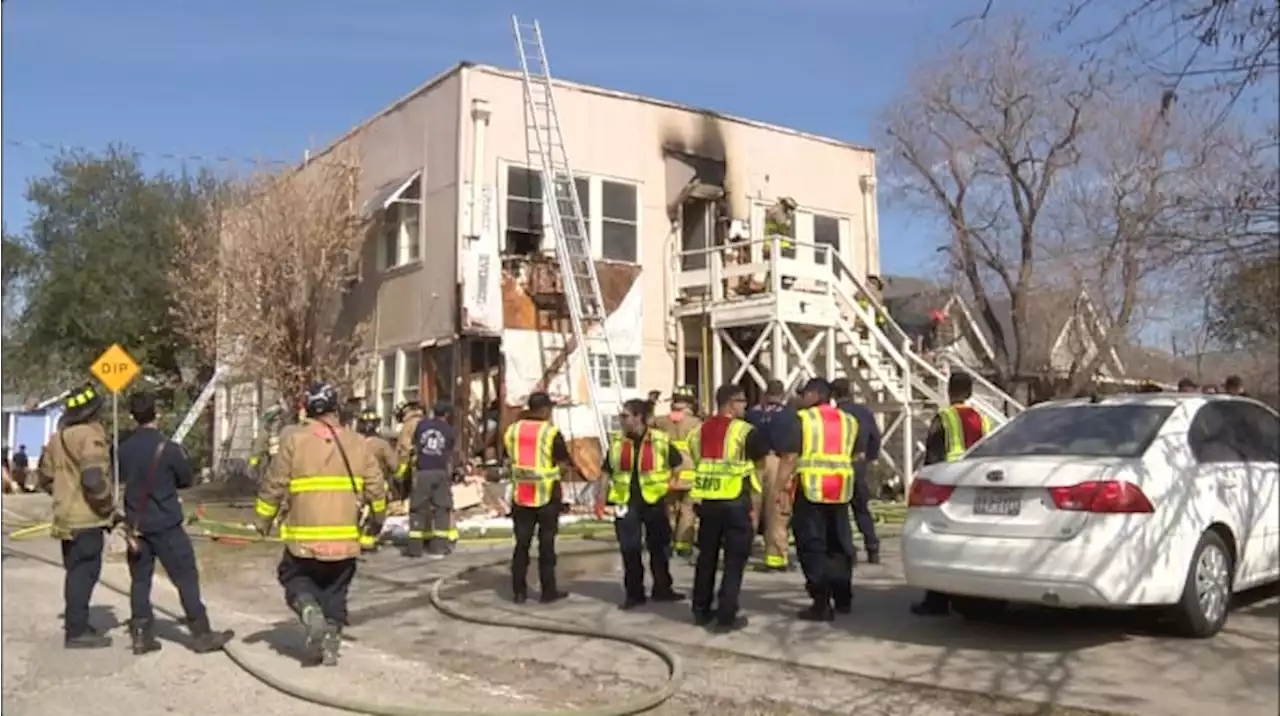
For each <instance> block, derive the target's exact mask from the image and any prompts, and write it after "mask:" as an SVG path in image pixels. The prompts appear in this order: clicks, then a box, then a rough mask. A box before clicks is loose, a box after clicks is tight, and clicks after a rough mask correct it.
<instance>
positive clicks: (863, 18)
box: [0, 0, 1030, 273]
mask: <svg viewBox="0 0 1280 716" xmlns="http://www.w3.org/2000/svg"><path fill="white" fill-rule="evenodd" d="M1007 1H1008V2H1013V3H1016V4H1017V5H1018V6H1020V7H1023V8H1025V7H1027V6H1029V5H1030V3H1029V2H1028V0H1007ZM981 6H982V0H897V1H896V2H895V1H890V2H883V1H881V0H733V2H726V3H713V2H697V1H695V0H641V1H639V2H601V1H600V0H595V1H588V0H538V1H537V2H531V1H528V0H526V1H523V2H521V1H515V0H507V1H499V0H467V1H466V2H442V1H436V2H427V1H423V0H416V1H412V2H410V1H408V0H394V1H393V0H368V1H366V2H353V0H305V1H304V0H270V1H267V2H264V1H262V0H259V1H257V2H250V1H249V0H222V1H221V2H209V1H208V0H204V1H202V2H194V1H193V0H165V1H164V2H160V1H159V0H111V1H110V2H101V1H100V0H99V1H97V2H92V1H90V0H7V1H6V2H5V3H4V6H3V23H2V27H0V30H2V32H3V43H2V45H0V48H2V50H3V65H2V69H3V82H2V85H0V87H2V88H3V138H4V140H5V143H4V146H3V154H2V156H3V185H2V188H3V218H4V222H5V224H6V226H7V227H8V228H9V230H11V231H14V230H20V229H21V228H22V227H23V226H25V224H26V222H27V216H26V215H27V210H26V205H25V202H24V200H23V198H22V194H23V191H24V188H25V185H26V182H27V180H28V179H29V178H31V177H33V176H38V175H40V174H42V173H44V172H45V171H46V169H47V166H48V162H49V159H50V158H51V157H52V156H53V155H54V154H55V152H54V151H53V150H51V149H49V148H43V147H39V146H25V145H24V146H14V145H13V144H12V143H13V142H22V143H39V142H45V143H52V144H62V145H69V146H76V147H86V148H90V149H100V148H102V147H104V146H106V145H107V144H108V143H110V142H122V143H124V144H127V145H130V146H132V147H134V148H135V149H137V150H139V151H142V152H144V153H148V154H149V155H156V156H152V157H150V158H149V159H148V162H149V164H150V166H152V167H154V168H172V169H176V168H178V167H179V166H180V164H179V163H178V162H177V161H175V160H172V159H164V158H162V157H159V156H158V155H160V154H162V153H171V154H178V155H202V156H233V157H241V158H246V159H248V158H253V157H267V158H280V159H297V158H300V157H301V155H302V151H303V150H304V149H305V148H306V147H307V146H308V144H309V143H310V144H313V145H315V146H321V145H323V144H325V143H326V142H327V141H328V140H329V139H331V138H333V137H334V136H336V135H338V134H340V133H342V132H343V131H345V130H347V129H348V128H350V127H351V126H352V125H354V124H356V123H357V122H359V121H360V120H362V119H363V118H365V117H368V116H369V115H371V114H373V113H374V112H375V111H377V110H378V109H380V108H382V107H384V106H386V105H387V104H390V103H391V102H392V101H393V100H395V99H396V98H398V97H400V96H401V95H403V94H404V93H405V92H407V91H409V90H410V89H412V88H413V87H415V86H417V85H418V84H420V83H421V82H422V81H424V80H425V79H426V78H428V77H430V76H432V75H434V74H436V73H437V72H439V71H440V70H442V69H444V68H446V67H447V66H449V65H451V64H453V63H454V62H456V61H458V60H460V59H468V60H473V61H477V62H482V63H490V64H498V65H503V66H512V65H514V64H515V62H516V58H515V49H514V47H513V43H512V39H511V33H510V25H509V16H510V15H511V14H512V13H516V14H519V15H521V16H522V17H523V16H526V15H527V16H528V17H529V18H531V19H532V18H535V17H536V18H537V19H538V20H540V21H541V22H542V25H543V31H544V34H545V36H546V42H547V51H548V54H549V56H550V60H551V66H552V71H553V73H554V74H555V75H556V76H558V77H563V78H565V79H573V80H578V81H581V82H587V83H591V84H599V85H603V86H607V87H611V88H616V89H621V90H626V91H631V92H636V93H640V94H646V95H652V96H656V97H661V98H664V99H670V100H674V101H677V102H684V103H689V104H695V105H698V106H703V107H710V108H714V109H718V110H721V111H724V112H728V113H731V114H737V115H741V116H745V117H750V118H753V119H759V120H763V121H767V122H773V123H777V124H783V125H787V126H791V127H795V128H797V129H802V130H806V131H810V132H815V133H819V134H825V135H830V136H834V137H838V138H841V139H845V140H849V141H855V142H863V143H866V142H869V141H870V138H871V135H872V131H873V126H874V123H875V119H876V115H877V112H878V111H879V108H880V107H881V106H883V105H884V104H886V103H887V102H888V101H889V100H890V99H891V98H892V96H893V94H894V93H895V91H896V90H897V89H898V87H899V86H900V83H901V81H902V80H903V78H904V76H905V74H906V71H907V70H908V68H909V67H910V66H911V63H912V62H913V61H915V60H916V59H917V58H922V57H925V56H927V55H928V54H929V53H931V52H934V51H935V50H936V49H937V48H938V47H939V44H940V42H941V41H942V40H943V39H944V38H945V36H946V35H947V34H948V33H952V34H954V33H956V32H958V31H957V30H954V29H952V28H951V25H952V23H953V22H954V21H955V20H956V19H957V18H958V17H961V16H963V15H965V14H967V13H970V12H972V11H974V10H976V9H978V8H980V7H981ZM690 68H711V69H710V70H705V69H704V70H702V71H696V70H695V71H691V69H690ZM570 151H571V152H572V150H570ZM881 212H882V215H881V224H880V232H881V236H882V242H881V243H882V245H881V252H882V263H883V271H884V273H902V272H912V273H914V272H920V271H925V272H931V271H930V267H929V266H928V262H929V261H933V260H936V259H935V257H936V254H935V253H934V251H933V247H934V246H936V243H935V239H934V238H933V235H934V231H933V227H932V225H931V224H930V223H929V222H926V221H923V220H919V219H917V220H914V221H913V220H912V219H911V217H910V216H908V215H905V214H904V213H903V212H901V211H898V210H895V208H894V207H893V206H891V205H884V206H882V207H881Z"/></svg>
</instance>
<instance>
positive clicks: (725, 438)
mask: <svg viewBox="0 0 1280 716" xmlns="http://www.w3.org/2000/svg"><path fill="white" fill-rule="evenodd" d="M721 424H722V423H720V422H719V421H718V420H717V419H716V418H712V419H711V420H708V421H707V422H705V423H703V424H702V425H700V426H698V430H697V431H696V432H694V433H693V435H691V436H690V440H689V446H690V447H689V449H690V452H691V453H692V454H693V456H694V457H693V461H694V463H695V466H694V477H693V489H692V490H690V491H689V496H690V497H691V498H693V499H695V500H735V499H737V498H738V497H740V496H741V495H742V491H743V484H742V483H743V480H745V479H747V478H750V479H751V485H752V487H753V488H755V489H756V490H759V489H760V488H759V484H760V483H759V481H758V480H757V478H756V474H755V466H754V465H753V464H752V463H751V461H749V460H747V458H746V447H747V435H748V434H749V433H750V432H751V425H750V424H748V423H747V422H746V421H743V420H738V419H737V418H732V419H730V421H729V424H728V425H727V426H725V429H724V433H723V435H722V436H720V438H719V440H718V441H716V440H715V439H714V438H713V440H712V441H710V442H703V433H705V432H706V430H707V428H713V429H717V430H718V429H719V426H720V425H721Z"/></svg>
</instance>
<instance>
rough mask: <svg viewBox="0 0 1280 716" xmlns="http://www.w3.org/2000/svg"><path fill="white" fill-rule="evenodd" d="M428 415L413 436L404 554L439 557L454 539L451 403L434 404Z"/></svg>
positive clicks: (421, 421) (453, 435) (442, 555)
mask: <svg viewBox="0 0 1280 716" xmlns="http://www.w3.org/2000/svg"><path fill="white" fill-rule="evenodd" d="M431 413H432V414H431V417H430V418H424V419H422V420H419V421H418V425H417V428H416V432H415V433H414V436H413V444H414V450H415V453H414V464H415V466H416V472H415V473H414V476H413V492H412V494H411V496H410V497H409V544H408V547H407V548H406V550H405V554H407V555H408V556H410V557H421V556H422V554H423V547H424V545H425V547H426V554H427V556H428V557H432V558H435V559H441V558H443V557H444V556H445V555H447V554H448V553H449V545H450V543H451V542H452V541H453V540H455V539H457V536H456V531H455V530H454V529H453V528H452V526H451V523H450V516H451V515H452V514H453V451H454V448H455V447H456V446H457V442H458V437H457V434H456V433H455V432H454V430H453V426H452V425H450V424H449V417H450V416H451V415H452V414H453V406H452V405H449V404H448V403H443V402H440V403H436V404H435V406H433V408H432V410H431Z"/></svg>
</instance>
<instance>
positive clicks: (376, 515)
mask: <svg viewBox="0 0 1280 716" xmlns="http://www.w3.org/2000/svg"><path fill="white" fill-rule="evenodd" d="M386 522H387V516H386V513H383V512H373V513H370V515H369V519H368V520H367V521H366V522H365V523H364V533H365V534H367V535H369V536H371V537H374V538H377V537H378V535H381V534H382V528H383V526H384V525H385V524H386Z"/></svg>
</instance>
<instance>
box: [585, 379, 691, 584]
mask: <svg viewBox="0 0 1280 716" xmlns="http://www.w3.org/2000/svg"><path fill="white" fill-rule="evenodd" d="M652 410H653V403H651V402H649V401H644V400H639V399H634V400H628V401H627V402H626V403H625V404H624V405H623V407H622V415H621V416H620V418H621V422H622V432H620V433H614V434H613V436H612V437H611V439H610V441H609V451H608V453H607V455H606V456H605V459H604V464H603V466H602V469H601V475H602V478H601V479H604V480H607V485H608V487H607V492H608V494H607V496H605V497H604V498H603V499H602V500H601V501H600V502H597V503H596V516H597V517H598V518H603V517H604V503H605V502H606V501H607V502H608V503H609V504H611V505H613V506H614V516H615V519H614V521H613V526H614V531H615V532H616V533H617V537H618V549H619V551H620V552H621V553H622V570H623V577H622V584H623V588H624V590H625V591H626V595H625V597H624V599H623V601H622V604H620V605H619V607H620V608H621V609H633V608H635V607H638V606H640V605H641V604H644V603H645V602H647V601H648V598H647V597H646V595H645V591H644V560H643V558H642V556H641V552H642V549H641V548H642V547H644V548H647V549H648V552H649V571H650V572H651V573H652V574H653V594H652V598H653V601H655V602H678V601H680V600H681V599H684V595H683V594H681V593H680V592H677V591H676V590H675V589H674V588H673V587H672V584H671V523H670V521H668V518H667V511H666V509H665V506H664V499H665V498H666V497H667V492H668V490H670V489H671V483H672V479H671V471H672V470H674V469H678V468H679V467H680V465H681V463H682V457H681V455H680V451H679V450H678V449H677V448H676V446H675V445H674V444H673V443H672V441H671V438H670V437H668V436H667V434H666V433H664V432H662V431H661V430H658V429H656V428H651V427H649V425H648V423H649V417H650V411H652Z"/></svg>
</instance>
